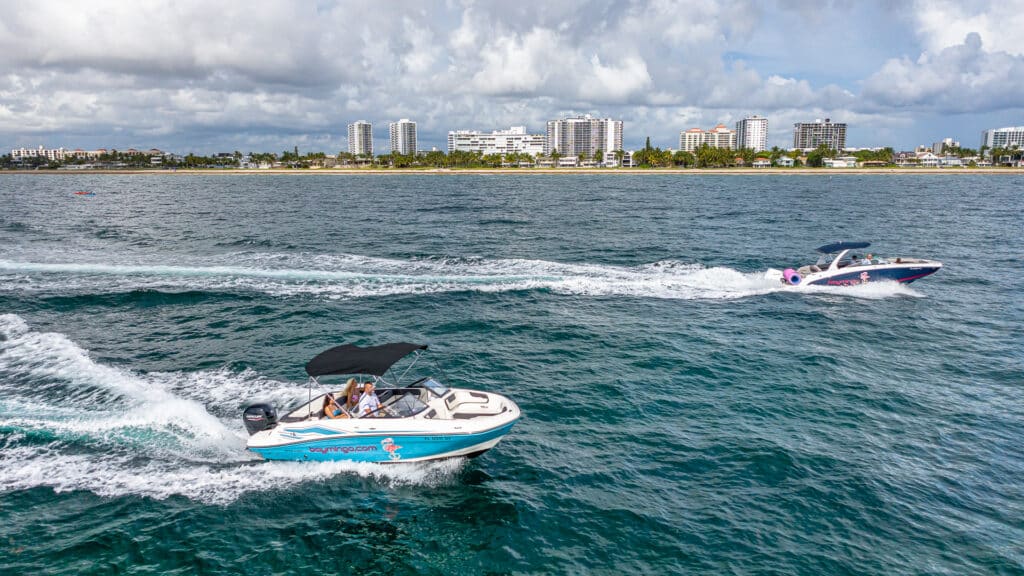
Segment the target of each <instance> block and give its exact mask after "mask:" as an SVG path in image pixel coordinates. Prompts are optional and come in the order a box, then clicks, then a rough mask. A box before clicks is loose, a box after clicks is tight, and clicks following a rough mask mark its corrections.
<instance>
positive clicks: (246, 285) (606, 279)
mask: <svg viewBox="0 0 1024 576" xmlns="http://www.w3.org/2000/svg"><path fill="white" fill-rule="evenodd" d="M219 258H220V260H222V261H220V262H217V261H214V260H216V259H211V258H206V259H204V260H203V262H202V263H201V264H200V263H190V262H176V263H174V264H158V265H154V264H147V263H143V262H116V263H115V262H93V263H67V262H49V261H43V262H20V261H12V260H0V279H3V280H5V282H4V283H5V284H6V285H7V286H8V289H11V290H22V291H43V292H51V291H58V292H66V291H68V290H71V291H90V290H95V291H99V292H104V293H106V292H110V291H130V290H138V289H151V290H189V291H192V290H202V291H252V292H260V293H266V294H270V295H274V296H283V297H289V296H302V295H307V296H308V295H311V296H315V297H323V298H329V299H352V298H365V297H382V296H393V295H403V294H430V293H439V292H462V291H475V292H510V291H528V290H547V291H550V292H553V293H556V294H565V295H579V296H606V297H616V296H625V297H640V298H664V299H681V300H693V299H711V300H722V299H735V298H746V297H750V296H757V295H762V294H768V293H773V292H783V291H786V289H787V287H786V286H783V285H780V284H779V283H778V282H775V281H771V280H769V279H766V278H765V277H764V272H753V273H745V272H740V271H738V270H734V269H732V268H727V267H711V268H706V267H704V266H701V265H699V264H688V263H684V262H679V261H676V260H663V261H659V262H655V263H652V264H644V265H640V266H612V265H601V264H566V263H559V262H551V261H546V260H527V259H478V258H423V259H408V260H397V259H384V258H371V257H366V256H357V255H324V254H316V255H308V254H307V255H303V254H273V253H269V254H268V253H249V252H243V253H236V254H231V255H226V256H221V257H219ZM824 291H825V292H828V291H829V289H825V290H824ZM861 292H863V293H864V294H863V295H864V297H868V298H875V297H885V296H892V295H906V294H910V293H909V292H907V291H906V290H896V291H893V290H891V289H890V290H889V291H888V292H885V290H882V291H881V292H879V291H859V292H858V291H853V292H850V291H849V289H848V288H845V287H844V288H843V289H842V293H845V294H849V295H853V296H858V295H859V293H861ZM911 295H914V294H911Z"/></svg>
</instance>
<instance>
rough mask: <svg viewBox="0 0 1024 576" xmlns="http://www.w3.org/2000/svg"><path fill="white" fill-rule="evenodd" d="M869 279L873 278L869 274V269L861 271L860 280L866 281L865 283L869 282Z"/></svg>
mask: <svg viewBox="0 0 1024 576" xmlns="http://www.w3.org/2000/svg"><path fill="white" fill-rule="evenodd" d="M868 280H871V275H870V274H868V271H867V270H865V271H863V272H861V273H860V281H861V282H863V283H865V284H867V282H868Z"/></svg>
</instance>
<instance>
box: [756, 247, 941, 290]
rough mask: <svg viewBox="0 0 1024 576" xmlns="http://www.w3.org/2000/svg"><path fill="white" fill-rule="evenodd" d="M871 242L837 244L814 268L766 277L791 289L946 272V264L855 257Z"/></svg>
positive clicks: (827, 249)
mask: <svg viewBox="0 0 1024 576" xmlns="http://www.w3.org/2000/svg"><path fill="white" fill-rule="evenodd" d="M868 246H871V243H870V242H836V243H835V244H826V245H824V246H822V247H820V248H818V250H817V251H818V252H820V253H821V256H820V257H819V258H818V261H817V262H816V263H814V264H808V265H806V266H801V267H800V268H797V269H793V268H786V269H785V270H776V269H774V268H771V269H769V270H768V271H767V272H765V277H766V278H770V279H772V280H778V281H779V282H782V283H783V284H787V285H791V286H856V285H859V284H867V283H869V282H881V281H884V280H887V281H890V282H902V283H910V282H913V281H914V280H917V279H919V278H924V277H925V276H928V275H929V274H934V273H935V272H938V270H939V269H940V268H942V262H936V261H935V260H922V259H920V258H906V257H902V256H900V257H891V258H876V257H874V256H873V255H872V254H870V253H864V254H863V256H861V255H858V254H857V253H855V251H856V250H863V249H864V248H867V247H868Z"/></svg>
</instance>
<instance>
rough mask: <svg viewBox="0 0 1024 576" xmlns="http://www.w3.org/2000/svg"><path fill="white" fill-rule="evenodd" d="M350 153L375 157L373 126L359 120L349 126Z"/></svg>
mask: <svg viewBox="0 0 1024 576" xmlns="http://www.w3.org/2000/svg"><path fill="white" fill-rule="evenodd" d="M348 152H349V154H355V155H356V156H359V155H360V154H369V155H370V156H373V124H370V123H369V122H367V121H366V120H357V121H356V122H353V123H351V124H349V125H348Z"/></svg>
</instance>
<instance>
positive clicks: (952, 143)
mask: <svg viewBox="0 0 1024 576" xmlns="http://www.w3.org/2000/svg"><path fill="white" fill-rule="evenodd" d="M943 147H945V148H959V147H960V143H959V142H957V141H956V140H953V139H952V138H943V139H942V140H939V141H938V142H932V148H931V150H932V152H934V153H936V154H942V152H943V150H942V149H943Z"/></svg>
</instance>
